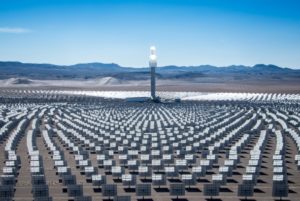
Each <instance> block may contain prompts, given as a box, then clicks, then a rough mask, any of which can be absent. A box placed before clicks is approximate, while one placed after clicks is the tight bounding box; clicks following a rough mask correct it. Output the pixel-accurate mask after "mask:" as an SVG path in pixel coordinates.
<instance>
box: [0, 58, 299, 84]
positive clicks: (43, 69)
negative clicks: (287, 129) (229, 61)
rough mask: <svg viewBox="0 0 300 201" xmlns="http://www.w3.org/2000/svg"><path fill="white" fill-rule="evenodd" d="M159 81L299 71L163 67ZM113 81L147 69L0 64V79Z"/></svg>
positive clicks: (138, 76)
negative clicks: (110, 78) (98, 79)
mask: <svg viewBox="0 0 300 201" xmlns="http://www.w3.org/2000/svg"><path fill="white" fill-rule="evenodd" d="M156 72H157V77H158V79H195V78H205V77H206V78H207V77H214V76H220V75H222V76H225V77H232V78H233V79H238V80H240V79H252V78H255V79H260V78H263V79H266V78H267V79H275V80H278V79H279V80H280V79H286V78H289V79H290V78H292V79H293V78H295V79H300V70H295V69H289V68H282V67H279V66H275V65H264V64H257V65H255V66H253V67H249V66H243V65H232V66H227V67H216V66H211V65H201V66H163V67H158V68H157V71H156ZM103 77H113V78H115V79H120V80H144V79H149V68H148V67H143V68H132V67H121V66H119V65H118V64H114V63H112V64H104V63H84V64H76V65H70V66H60V65H52V64H34V63H21V62H0V79H9V78H28V79H35V80H73V79H95V78H103Z"/></svg>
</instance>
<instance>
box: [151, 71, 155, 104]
mask: <svg viewBox="0 0 300 201" xmlns="http://www.w3.org/2000/svg"><path fill="white" fill-rule="evenodd" d="M155 68H156V67H155V66H151V67H150V69H151V98H152V100H155V99H156V94H155V92H156V86H155V85H156V83H155V81H156V80H155Z"/></svg>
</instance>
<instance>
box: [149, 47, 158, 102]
mask: <svg viewBox="0 0 300 201" xmlns="http://www.w3.org/2000/svg"><path fill="white" fill-rule="evenodd" d="M149 67H150V70H151V98H152V100H154V101H156V100H157V97H156V94H155V92H156V86H155V85H156V83H155V69H156V67H157V58H156V48H155V47H154V46H151V47H150V61H149Z"/></svg>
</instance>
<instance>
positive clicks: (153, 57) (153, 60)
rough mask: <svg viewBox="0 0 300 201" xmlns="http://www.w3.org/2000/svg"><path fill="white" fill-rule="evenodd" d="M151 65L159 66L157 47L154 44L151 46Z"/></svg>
mask: <svg viewBox="0 0 300 201" xmlns="http://www.w3.org/2000/svg"><path fill="white" fill-rule="evenodd" d="M149 65H150V67H156V66H157V57H156V48H155V47H154V46H151V47H150V62H149Z"/></svg>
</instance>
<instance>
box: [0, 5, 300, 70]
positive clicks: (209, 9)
mask: <svg viewBox="0 0 300 201" xmlns="http://www.w3.org/2000/svg"><path fill="white" fill-rule="evenodd" d="M299 10H300V1H298V0H152V1H149V0H97V1H96V0H81V1H79V0H48V1H47V0H0V60H2V61H22V62H36V63H54V64H74V63H83V62H104V63H118V64H120V65H122V66H133V67H139V66H146V65H147V63H148V55H149V46H151V45H155V46H156V47H157V53H158V62H159V65H160V66H163V65H173V64H174V65H202V64H211V65H217V66H227V65H232V64H243V65H254V64H257V63H265V64H276V65H280V66H285V67H292V68H300V12H299Z"/></svg>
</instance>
